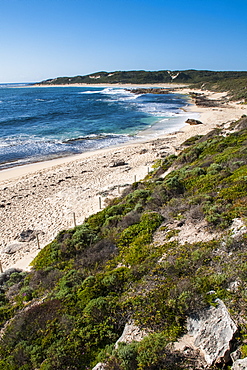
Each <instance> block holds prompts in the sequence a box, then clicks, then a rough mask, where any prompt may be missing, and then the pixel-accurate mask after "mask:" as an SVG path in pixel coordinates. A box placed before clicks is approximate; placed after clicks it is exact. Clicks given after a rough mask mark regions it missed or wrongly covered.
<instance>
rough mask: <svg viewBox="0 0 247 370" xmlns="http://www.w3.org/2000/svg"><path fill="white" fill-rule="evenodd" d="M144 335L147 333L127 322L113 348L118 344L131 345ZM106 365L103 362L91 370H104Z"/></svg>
mask: <svg viewBox="0 0 247 370" xmlns="http://www.w3.org/2000/svg"><path fill="white" fill-rule="evenodd" d="M146 335H148V333H147V332H145V331H144V330H141V329H140V328H139V327H138V326H136V325H134V324H133V322H132V321H129V322H128V323H127V324H125V327H124V331H123V334H122V335H121V337H120V338H119V339H118V340H117V341H116V343H115V348H118V343H120V342H123V343H131V342H133V341H137V342H140V341H141V340H142V339H143V338H144V337H145V336H146ZM105 368H106V364H104V363H103V362H99V363H98V364H97V365H96V366H94V368H93V369H92V370H105Z"/></svg>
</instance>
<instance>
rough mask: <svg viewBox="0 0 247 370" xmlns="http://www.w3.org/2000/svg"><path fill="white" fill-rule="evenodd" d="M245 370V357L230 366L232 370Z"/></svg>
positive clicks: (246, 365) (246, 363)
mask: <svg viewBox="0 0 247 370" xmlns="http://www.w3.org/2000/svg"><path fill="white" fill-rule="evenodd" d="M246 369H247V357H245V358H243V359H242V360H237V361H235V362H234V364H233V366H232V370H246Z"/></svg>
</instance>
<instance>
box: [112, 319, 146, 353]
mask: <svg viewBox="0 0 247 370" xmlns="http://www.w3.org/2000/svg"><path fill="white" fill-rule="evenodd" d="M147 335H148V333H147V332H146V331H144V330H141V329H140V328H139V327H138V326H136V325H134V324H133V322H132V321H129V322H128V323H127V324H125V327H124V331H123V334H122V335H121V337H120V338H119V339H118V340H117V341H116V344H115V347H116V348H117V347H118V343H119V342H124V343H131V342H133V341H137V342H140V341H141V340H142V339H143V338H144V337H146V336H147Z"/></svg>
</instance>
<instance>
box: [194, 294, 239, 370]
mask: <svg viewBox="0 0 247 370" xmlns="http://www.w3.org/2000/svg"><path fill="white" fill-rule="evenodd" d="M215 303H216V304H217V306H216V307H212V306H211V307H210V308H208V309H205V310H203V311H202V312H200V313H199V314H197V315H193V316H191V317H189V319H188V325H187V328H188V334H189V335H191V336H192V337H193V338H194V345H195V346H196V347H197V348H199V349H200V350H201V352H202V353H203V354H204V357H205V360H206V362H207V364H208V365H213V364H222V363H223V364H225V363H227V362H229V361H230V353H231V347H232V344H231V342H232V340H233V339H234V335H235V334H236V332H237V326H236V325H235V323H234V322H233V320H232V319H231V317H230V315H229V312H228V310H227V308H226V306H225V305H224V303H223V302H222V301H221V300H220V299H216V301H215Z"/></svg>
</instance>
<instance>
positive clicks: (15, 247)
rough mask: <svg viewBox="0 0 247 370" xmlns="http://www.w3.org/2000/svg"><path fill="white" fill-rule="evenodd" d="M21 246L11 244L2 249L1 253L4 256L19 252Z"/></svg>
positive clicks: (19, 244)
mask: <svg viewBox="0 0 247 370" xmlns="http://www.w3.org/2000/svg"><path fill="white" fill-rule="evenodd" d="M22 247H23V245H22V244H21V243H11V244H9V245H7V247H5V248H3V250H2V252H3V253H6V254H14V253H16V252H17V251H19V250H20V249H21V248H22Z"/></svg>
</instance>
